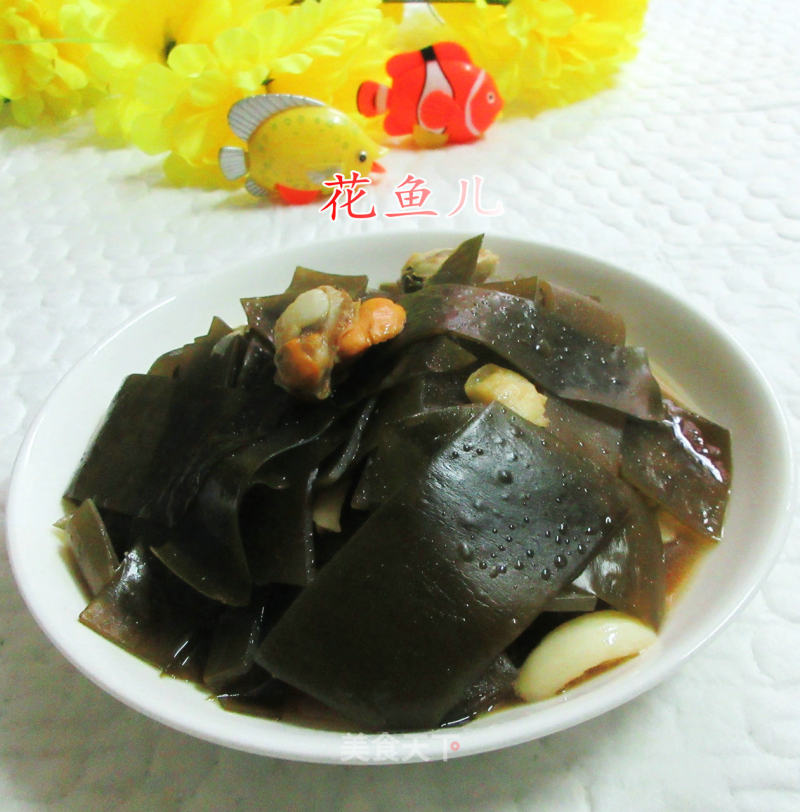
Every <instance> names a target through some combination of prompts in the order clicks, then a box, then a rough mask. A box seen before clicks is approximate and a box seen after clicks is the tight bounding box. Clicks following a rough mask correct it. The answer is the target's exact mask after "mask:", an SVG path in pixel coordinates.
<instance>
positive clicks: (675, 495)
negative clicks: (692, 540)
mask: <svg viewBox="0 0 800 812" xmlns="http://www.w3.org/2000/svg"><path fill="white" fill-rule="evenodd" d="M664 404H665V407H666V416H665V417H664V419H663V420H661V421H659V422H657V423H643V422H640V421H638V420H629V421H628V422H627V423H626V424H625V431H624V432H623V437H622V463H621V468H620V471H621V474H622V476H623V477H624V478H625V479H626V480H628V482H630V483H631V484H632V485H634V486H635V487H637V488H638V489H639V490H641V491H642V493H644V494H646V495H647V496H649V497H650V498H652V499H654V500H656V501H657V502H658V503H659V504H661V505H662V506H663V507H664V508H666V510H667V511H669V512H670V513H672V514H673V515H674V516H675V517H676V518H678V519H679V520H680V521H682V522H683V523H684V524H686V525H688V526H689V527H691V528H693V529H695V530H697V531H699V532H700V533H703V534H705V535H707V536H711V537H712V538H715V539H719V538H720V535H721V534H722V521H723V518H724V516H725V508H726V506H727V503H728V496H729V494H730V486H731V438H730V432H729V431H728V430H727V429H725V428H723V427H722V426H720V425H718V424H716V423H713V422H712V421H711V420H707V419H706V418H704V417H701V416H700V415H698V414H695V413H694V412H690V411H689V410H687V409H684V408H682V407H681V406H678V405H677V404H675V403H673V402H672V401H670V400H665V401H664Z"/></svg>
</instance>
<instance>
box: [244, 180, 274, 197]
mask: <svg viewBox="0 0 800 812" xmlns="http://www.w3.org/2000/svg"><path fill="white" fill-rule="evenodd" d="M244 188H245V189H247V191H248V192H250V194H251V195H253V197H266V196H267V194H268V192H267V190H266V189H265V188H264V187H263V186H260V185H259V184H258V183H256V182H255V181H254V180H253V179H252V178H248V179H247V180H246V181H245V184H244Z"/></svg>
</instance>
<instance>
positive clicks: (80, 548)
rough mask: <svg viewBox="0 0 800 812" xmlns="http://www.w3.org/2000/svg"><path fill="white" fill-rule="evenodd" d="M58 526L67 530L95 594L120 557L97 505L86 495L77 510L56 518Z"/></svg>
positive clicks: (79, 564) (86, 579)
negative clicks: (86, 497)
mask: <svg viewBox="0 0 800 812" xmlns="http://www.w3.org/2000/svg"><path fill="white" fill-rule="evenodd" d="M56 527H60V528H62V529H64V530H65V531H66V533H67V539H68V540H69V546H70V549H71V550H72V554H73V556H74V558H75V563H76V564H77V565H78V569H79V570H80V573H81V576H82V577H83V580H84V581H85V582H86V586H87V587H88V588H89V594H90V595H92V596H94V595H96V594H97V593H98V592H99V591H100V590H101V589H102V588H103V587H104V586H105V585H106V583H108V581H109V580H110V578H111V576H112V575H113V574H114V571H115V570H116V568H117V567H118V566H119V558H118V557H117V553H116V551H115V550H114V546H113V545H112V543H111V538H110V536H109V534H108V529H107V528H106V525H105V522H104V521H103V519H102V517H101V516H100V513H99V512H98V510H97V507H96V505H95V504H94V502H93V501H92V500H91V499H86V500H85V501H84V502H81V504H80V505H79V506H78V508H77V509H76V510H74V511H73V512H72V513H70V514H68V515H67V516H64V517H63V518H62V519H60V520H59V521H58V522H56Z"/></svg>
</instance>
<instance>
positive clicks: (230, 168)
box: [219, 147, 247, 180]
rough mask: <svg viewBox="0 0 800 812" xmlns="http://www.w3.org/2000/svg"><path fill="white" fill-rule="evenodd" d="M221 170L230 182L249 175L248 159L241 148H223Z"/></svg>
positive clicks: (220, 161) (220, 160)
mask: <svg viewBox="0 0 800 812" xmlns="http://www.w3.org/2000/svg"><path fill="white" fill-rule="evenodd" d="M219 168H220V169H221V170H222V174H223V175H225V177H226V178H227V179H228V180H238V179H239V178H242V177H244V176H245V175H246V174H247V157H246V156H245V153H244V150H243V149H240V148H239V147H222V148H221V149H220V151H219Z"/></svg>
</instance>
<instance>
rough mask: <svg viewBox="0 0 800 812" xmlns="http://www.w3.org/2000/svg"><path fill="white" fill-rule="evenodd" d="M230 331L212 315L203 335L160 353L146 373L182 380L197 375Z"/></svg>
mask: <svg viewBox="0 0 800 812" xmlns="http://www.w3.org/2000/svg"><path fill="white" fill-rule="evenodd" d="M231 332H232V331H231V328H230V327H228V325H227V324H226V323H225V322H224V321H223V320H222V319H220V318H218V317H217V316H214V318H213V319H212V320H211V325H210V326H209V328H208V332H207V333H206V334H205V335H202V336H197V338H195V340H194V341H192V342H191V343H189V344H184V345H183V346H182V347H178V348H177V349H174V350H169V351H168V352H165V353H164V354H163V355H160V356H159V357H158V358H156V360H155V361H153V363H152V364H151V365H150V369H149V370H148V371H147V373H148V375H162V376H164V377H166V378H182V379H184V380H185V379H186V378H192V377H195V378H196V377H198V375H199V374H202V371H203V370H204V368H205V366H206V364H207V363H208V359H209V357H210V356H211V353H212V351H213V350H214V347H215V346H216V345H217V343H218V342H219V341H221V340H222V339H223V338H225V337H226V336H229V335H231Z"/></svg>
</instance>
